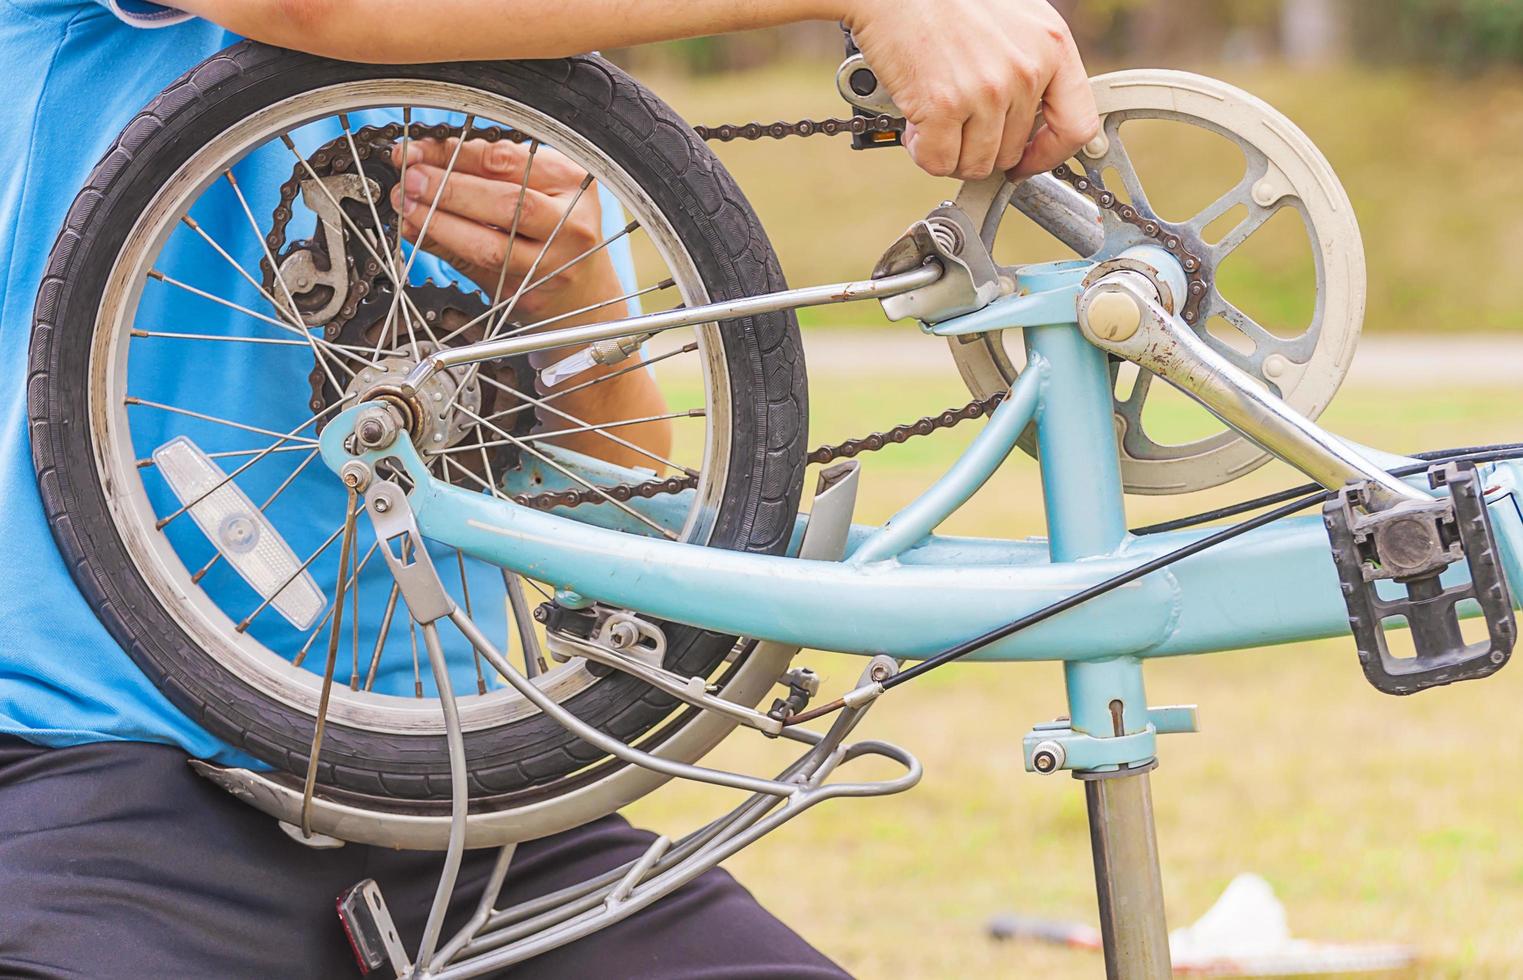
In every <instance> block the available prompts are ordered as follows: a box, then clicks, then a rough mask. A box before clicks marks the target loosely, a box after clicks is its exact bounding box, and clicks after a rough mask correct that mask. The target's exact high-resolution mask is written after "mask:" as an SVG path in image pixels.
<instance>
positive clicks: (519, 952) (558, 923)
mask: <svg viewBox="0 0 1523 980" xmlns="http://www.w3.org/2000/svg"><path fill="white" fill-rule="evenodd" d="M473 642H474V640H473ZM885 659H886V658H875V659H874V661H873V664H872V665H870V666H869V670H871V669H873V667H874V666H877V667H878V668H879V669H882V665H881V664H880V663H879V661H882V660H885ZM890 663H891V662H890ZM864 676H866V672H864ZM868 707H870V705H864V706H862V707H860V708H848V709H845V710H843V711H842V712H841V713H840V714H839V715H838V716H837V717H836V719H835V722H834V724H832V726H831V727H830V729H829V730H828V731H827V732H826V733H825V734H823V735H821V734H819V733H816V732H811V731H807V730H803V729H798V728H790V729H787V730H786V731H785V733H784V734H785V736H786V737H789V738H792V739H794V740H797V741H801V742H805V743H808V744H809V745H810V749H809V751H808V752H806V753H805V754H804V755H803V756H802V757H800V758H799V759H797V760H795V761H794V762H793V763H792V764H790V765H789V766H788V767H787V768H785V769H784V770H783V772H782V773H781V774H780V775H779V776H778V779H777V782H780V783H786V784H788V785H791V786H793V787H794V789H795V792H793V793H791V794H789V795H788V796H786V797H781V796H777V795H773V794H770V793H754V794H752V795H751V796H750V797H748V798H747V799H746V800H745V801H744V802H743V803H742V804H741V805H740V806H738V807H737V808H735V809H734V810H732V811H731V812H730V813H729V814H728V815H726V816H724V817H722V818H720V819H719V820H716V821H714V822H712V823H710V824H708V825H706V826H704V827H702V828H700V829H699V830H697V831H694V832H693V833H691V834H689V835H687V836H686V837H684V838H682V839H681V840H680V841H678V842H677V843H676V844H675V845H673V844H672V842H671V841H670V840H669V839H667V838H665V837H662V838H658V839H657V840H656V841H654V842H653V843H652V844H651V846H650V847H649V848H647V850H646V851H645V852H644V853H643V854H642V855H641V856H640V857H639V858H638V859H636V860H634V861H631V862H628V863H626V864H624V865H623V866H621V867H618V868H615V869H613V870H611V871H609V872H606V873H604V874H603V875H600V876H599V877H598V878H596V879H593V880H591V881H589V882H584V883H582V884H580V885H576V886H573V887H571V888H567V889H563V890H561V891H559V892H556V893H554V894H551V895H546V896H543V897H542V898H539V899H536V900H533V901H530V902H526V903H523V904H522V905H519V906H517V907H515V908H512V909H506V910H502V911H494V912H491V913H489V914H488V915H487V916H486V918H485V921H484V922H483V923H482V925H481V927H480V929H479V930H478V931H477V932H476V934H475V935H474V936H473V937H472V938H470V939H469V940H468V941H467V942H465V943H464V944H462V945H460V946H459V947H458V957H459V958H458V959H455V961H454V962H449V958H446V957H443V956H441V957H439V958H436V960H435V962H434V964H433V969H432V970H431V971H430V974H429V976H430V977H432V978H438V980H445V978H451V980H452V978H461V977H474V976H481V975H484V974H487V973H491V972H493V971H495V970H499V969H501V968H503V967H505V966H508V965H510V964H513V963H518V962H521V961H523V960H526V959H529V958H531V957H533V956H536V955H538V954H540V953H543V952H546V951H548V950H550V949H553V948H555V947H557V946H561V945H564V944H565V943H568V942H572V941H574V940H576V939H579V938H581V937H583V936H586V935H588V934H590V933H592V932H595V931H597V930H599V929H602V928H604V927H606V926H608V925H611V924H613V923H614V922H618V921H620V920H622V919H624V918H627V917H628V916H630V915H632V914H634V913H635V912H637V911H639V910H640V909H642V908H645V907H647V906H648V905H650V904H652V903H654V902H656V901H658V900H659V899H661V898H663V897H665V896H666V895H668V894H670V893H671V892H672V891H674V890H676V889H677V888H680V887H682V886H683V885H685V884H687V883H688V882H690V881H692V880H693V879H694V878H696V877H697V876H698V875H701V874H703V873H704V872H706V871H708V870H709V869H710V868H713V867H714V866H716V865H717V864H719V863H720V862H721V861H723V860H724V859H726V858H728V857H729V856H731V855H733V854H734V853H736V852H737V851H739V850H741V849H742V848H744V847H746V846H748V845H749V844H751V843H752V842H754V841H755V840H757V839H759V838H760V837H762V836H765V835H766V834H768V833H770V832H771V831H773V830H775V829H776V828H777V827H779V826H781V825H782V824H783V823H785V822H786V821H788V820H791V819H792V818H793V817H795V816H797V815H799V814H800V813H803V812H804V811H806V810H808V809H809V808H810V807H812V806H814V805H815V804H816V803H819V802H822V801H823V800H826V799H831V798H834V797H837V796H876V795H884V794H888V793H895V792H901V791H903V790H906V789H909V788H910V787H912V786H914V785H915V783H917V782H918V781H919V779H920V775H921V768H920V764H919V762H918V761H917V760H916V759H915V758H914V757H913V756H911V755H910V754H909V753H907V752H905V751H904V750H902V749H899V748H897V747H894V746H891V745H886V744H884V743H880V742H861V743H855V744H850V745H843V742H844V740H845V738H846V737H847V736H848V735H849V734H850V733H851V732H852V730H853V729H854V728H855V727H856V726H857V724H858V723H859V722H860V721H861V718H862V716H863V714H864V713H865V712H866V710H867V708H868ZM865 755H878V756H884V757H887V758H889V759H891V760H893V761H895V762H898V763H900V764H901V765H902V766H904V769H905V771H904V774H903V775H901V776H899V777H898V778H897V779H890V780H884V781H882V782H876V783H845V782H843V783H835V784H828V785H827V784H826V780H827V779H829V778H830V776H831V775H832V774H833V773H834V772H835V771H836V769H837V768H839V767H840V766H841V765H843V764H845V763H847V762H849V761H851V760H853V759H856V758H860V757H862V756H865ZM479 912H480V907H478V914H479ZM457 938H458V937H457ZM451 948H452V950H453V949H455V948H456V944H455V943H453V942H452V943H451Z"/></svg>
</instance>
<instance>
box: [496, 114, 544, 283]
mask: <svg viewBox="0 0 1523 980" xmlns="http://www.w3.org/2000/svg"><path fill="white" fill-rule="evenodd" d="M538 152H539V140H537V139H534V140H530V141H529V160H528V162H527V163H525V164H524V179H523V182H522V183H521V184H519V186H518V201H517V202H516V203H515V204H514V205H513V222H512V224H511V225H509V227H508V247H507V248H506V249H504V250H503V253H502V268H500V269H498V270H497V288H496V289H494V290H493V291H492V295H491V297H490V298H491V299H492V301H493V302H496V301H497V300H499V299H502V287H503V285H504V284H505V283H506V282H507V281H508V263H509V262H511V261H512V259H513V246H514V245H516V244H517V243H518V222H519V220H520V219H521V218H522V217H523V215H524V198H526V197H528V196H529V176H530V174H532V173H533V172H534V155H535V154H536V153H538Z"/></svg>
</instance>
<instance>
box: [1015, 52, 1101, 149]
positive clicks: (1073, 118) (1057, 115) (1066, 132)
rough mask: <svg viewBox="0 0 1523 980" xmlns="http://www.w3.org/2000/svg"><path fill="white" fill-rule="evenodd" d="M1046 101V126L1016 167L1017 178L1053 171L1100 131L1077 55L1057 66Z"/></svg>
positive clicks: (1092, 96) (1043, 126) (1090, 89)
mask: <svg viewBox="0 0 1523 980" xmlns="http://www.w3.org/2000/svg"><path fill="white" fill-rule="evenodd" d="M1044 98H1045V104H1044V106H1043V110H1042V115H1043V117H1044V123H1043V125H1042V127H1041V129H1039V130H1038V131H1037V133H1036V135H1034V136H1033V137H1032V138H1031V145H1030V146H1029V147H1028V148H1027V150H1026V153H1025V156H1024V157H1022V159H1021V162H1020V164H1019V165H1018V166H1017V167H1016V168H1015V175H1016V176H1018V177H1029V176H1031V175H1032V174H1037V173H1041V172H1043V171H1045V170H1051V169H1052V168H1054V167H1056V166H1057V165H1058V164H1060V163H1062V162H1063V161H1064V160H1067V159H1068V158H1069V157H1071V156H1073V155H1074V154H1075V153H1077V152H1078V151H1079V148H1080V147H1081V146H1083V145H1084V144H1086V143H1088V142H1089V141H1090V140H1092V139H1094V138H1095V135H1096V134H1098V133H1099V132H1100V117H1099V116H1098V115H1097V114H1096V112H1095V94H1094V89H1093V88H1091V87H1090V82H1089V78H1088V77H1087V76H1086V75H1085V74H1084V67H1083V65H1082V64H1081V63H1080V61H1079V57H1078V53H1077V52H1075V53H1074V55H1073V57H1072V58H1069V59H1067V60H1065V61H1064V62H1063V63H1062V64H1061V65H1060V66H1059V67H1058V71H1057V74H1055V75H1054V76H1053V78H1052V83H1051V84H1050V85H1048V87H1047V94H1046V96H1045V97H1044Z"/></svg>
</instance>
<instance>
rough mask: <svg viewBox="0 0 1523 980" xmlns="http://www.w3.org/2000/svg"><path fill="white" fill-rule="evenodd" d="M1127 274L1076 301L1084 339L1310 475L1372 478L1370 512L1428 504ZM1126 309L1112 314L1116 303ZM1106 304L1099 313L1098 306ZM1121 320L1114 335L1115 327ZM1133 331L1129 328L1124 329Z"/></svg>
mask: <svg viewBox="0 0 1523 980" xmlns="http://www.w3.org/2000/svg"><path fill="white" fill-rule="evenodd" d="M1139 279H1141V277H1140V276H1135V275H1133V274H1130V273H1126V272H1117V273H1112V274H1111V275H1108V276H1105V277H1104V278H1102V279H1101V280H1099V281H1098V282H1096V283H1095V284H1094V285H1093V286H1091V287H1090V288H1089V289H1087V290H1086V291H1085V292H1084V295H1083V296H1081V297H1080V299H1079V326H1080V329H1081V330H1082V331H1083V333H1084V337H1085V339H1086V340H1088V341H1089V342H1090V343H1092V344H1094V345H1095V346H1096V347H1098V348H1100V349H1101V350H1103V351H1106V352H1107V353H1111V354H1115V355H1116V356H1118V357H1122V358H1125V359H1126V360H1128V361H1131V362H1133V363H1134V364H1136V365H1138V366H1139V367H1142V368H1146V369H1147V370H1149V371H1151V372H1153V373H1154V374H1156V375H1158V376H1159V377H1160V378H1162V379H1164V380H1165V381H1167V382H1169V383H1170V384H1172V385H1174V386H1175V387H1176V388H1178V389H1179V390H1180V391H1183V392H1184V393H1185V394H1186V395H1189V396H1190V397H1191V398H1193V399H1195V401H1197V402H1199V403H1200V404H1201V405H1203V406H1204V407H1205V408H1206V410H1207V411H1209V412H1210V413H1211V414H1212V415H1215V416H1216V417H1217V418H1219V419H1221V420H1222V421H1223V422H1225V423H1226V424H1227V425H1228V426H1230V427H1232V428H1233V429H1235V430H1236V431H1238V432H1241V433H1242V434H1243V435H1245V436H1247V437H1248V438H1249V439H1251V440H1253V441H1254V442H1255V443H1257V444H1258V445H1260V446H1262V447H1263V448H1264V449H1266V450H1268V451H1269V452H1271V453H1273V454H1274V455H1275V456H1278V457H1279V458H1280V459H1282V460H1284V461H1285V462H1287V463H1289V464H1290V465H1291V466H1294V467H1295V468H1296V469H1298V470H1300V471H1301V472H1302V473H1305V474H1306V475H1307V476H1309V477H1311V478H1312V479H1313V480H1315V481H1317V482H1318V483H1320V484H1322V485H1323V486H1324V487H1327V488H1328V489H1329V490H1338V489H1340V488H1342V487H1345V486H1347V485H1348V484H1350V483H1366V482H1368V483H1369V484H1370V491H1371V492H1370V494H1369V500H1370V506H1371V509H1372V510H1385V509H1388V508H1390V507H1393V506H1395V505H1396V504H1399V503H1404V502H1410V501H1415V502H1418V503H1431V502H1432V500H1433V498H1432V497H1431V496H1429V495H1428V494H1425V493H1423V492H1422V491H1421V490H1418V489H1417V488H1416V487H1413V486H1411V485H1409V484H1407V483H1405V482H1403V481H1402V480H1399V479H1397V478H1396V477H1394V476H1391V475H1390V474H1389V473H1387V472H1386V470H1385V468H1384V467H1382V466H1379V465H1377V464H1376V463H1374V462H1372V461H1371V460H1369V459H1367V458H1365V456H1363V455H1362V454H1361V453H1359V452H1358V451H1357V450H1355V449H1353V448H1352V447H1350V446H1349V445H1348V444H1347V443H1345V442H1343V441H1342V440H1340V439H1338V438H1337V437H1336V436H1334V435H1332V434H1331V433H1329V432H1327V431H1325V430H1323V429H1321V428H1319V427H1318V426H1317V425H1316V424H1315V423H1313V422H1312V421H1310V420H1309V419H1307V418H1306V417H1305V416H1304V415H1301V414H1300V413H1299V412H1297V411H1296V410H1295V409H1293V408H1291V407H1290V406H1289V405H1287V404H1286V403H1285V402H1284V400H1282V399H1281V398H1279V397H1278V396H1276V395H1275V394H1274V393H1273V392H1271V391H1269V390H1268V389H1267V388H1264V387H1263V386H1261V385H1260V384H1259V383H1258V382H1256V381H1255V380H1254V379H1253V378H1252V377H1251V376H1250V375H1249V374H1247V373H1246V372H1244V371H1243V370H1241V369H1240V368H1238V367H1237V366H1236V365H1234V364H1233V363H1232V362H1230V361H1228V360H1227V359H1226V358H1225V357H1223V356H1222V355H1221V354H1219V353H1217V352H1216V350H1215V349H1213V348H1212V347H1211V345H1210V344H1207V343H1206V342H1205V341H1204V340H1202V339H1201V338H1200V336H1199V335H1198V334H1196V333H1195V331H1193V330H1191V329H1190V328H1189V327H1188V326H1186V325H1185V324H1184V322H1183V321H1181V320H1180V319H1179V318H1178V317H1176V316H1174V315H1173V314H1171V313H1169V312H1168V311H1167V310H1165V309H1164V308H1163V307H1162V306H1160V305H1158V296H1157V295H1156V293H1153V292H1152V289H1151V287H1144V286H1141V285H1139V284H1138V282H1137V280H1139ZM1118 302H1119V303H1122V304H1124V303H1127V302H1130V303H1131V304H1134V306H1135V317H1133V316H1132V313H1133V310H1132V308H1131V307H1126V306H1122V307H1120V308H1121V309H1123V310H1124V311H1125V313H1126V315H1125V316H1124V317H1121V318H1120V319H1119V320H1117V319H1115V316H1116V314H1115V310H1116V309H1117V306H1116V304H1117V303H1118ZM1102 303H1103V304H1106V307H1105V308H1104V312H1101V313H1097V311H1100V310H1101V309H1102V307H1101V305H1100V304H1102ZM1117 324H1119V325H1120V330H1119V333H1118V332H1117V330H1115V329H1111V328H1112V327H1113V326H1115V325H1117ZM1127 331H1131V332H1127Z"/></svg>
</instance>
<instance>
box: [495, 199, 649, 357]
mask: <svg viewBox="0 0 1523 980" xmlns="http://www.w3.org/2000/svg"><path fill="white" fill-rule="evenodd" d="M639 227H640V222H638V221H631V222H630V223H629V224H627V225H625V226H624V227H623V229H622V230H620V231H618V232H617V233H615V234H613V235H611V236H609V237H608V238H605V239H603V240H602V241H600V242H598V243H597V244H596V245H594V246H592V247H591V248H589V249H587V250H586V251H585V252H583V253H582V254H581V255H578V256H577V257H576V258H574V259H570V260H569V261H567V262H565V263H562V264H561V265H560V266H559V267H558V268H556V269H552V270H551V271H549V272H547V273H545V274H544V275H542V276H540V277H539V278H538V279H536V280H534V282H532V283H531V284H530V285H529V287H528V288H527V289H525V290H524V292H525V293H532V292H534V290H536V289H538V288H539V287H541V286H543V285H544V284H545V283H547V282H549V281H551V280H552V279H554V278H555V277H556V276H558V275H560V274H561V273H563V272H565V271H566V270H567V269H569V268H571V267H572V266H574V265H576V264H577V263H578V262H583V261H586V260H587V259H588V258H590V257H591V256H593V255H596V254H597V253H598V252H600V251H602V250H603V249H605V248H607V247H608V246H610V245H612V244H613V243H614V242H616V241H618V240H619V239H621V238H623V237H624V236H625V235H628V234H629V233H630V232H632V231H634V230H635V229H636V228H639ZM499 322H502V321H499ZM530 329H532V327H529V326H523V327H518V328H517V329H514V330H509V331H508V332H507V334H506V335H505V336H508V337H517V336H518V335H519V334H521V333H525V332H527V331H528V330H530ZM494 336H495V335H494ZM488 339H491V338H490V337H489V338H488Z"/></svg>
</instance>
